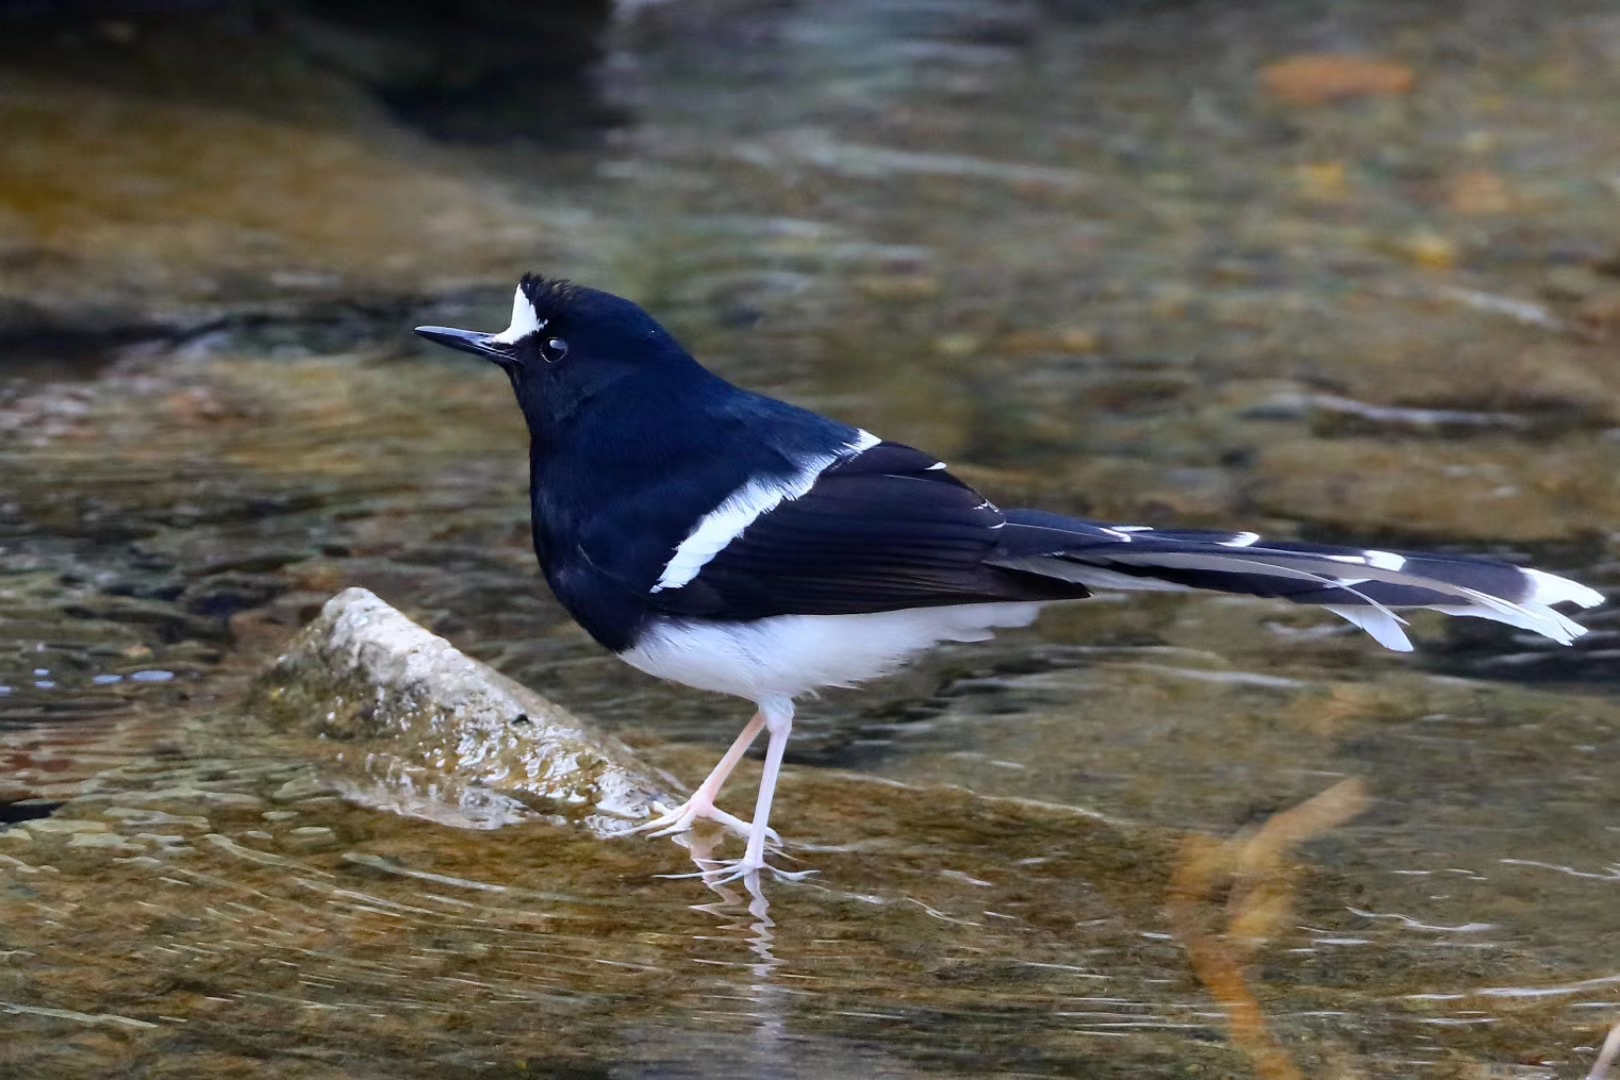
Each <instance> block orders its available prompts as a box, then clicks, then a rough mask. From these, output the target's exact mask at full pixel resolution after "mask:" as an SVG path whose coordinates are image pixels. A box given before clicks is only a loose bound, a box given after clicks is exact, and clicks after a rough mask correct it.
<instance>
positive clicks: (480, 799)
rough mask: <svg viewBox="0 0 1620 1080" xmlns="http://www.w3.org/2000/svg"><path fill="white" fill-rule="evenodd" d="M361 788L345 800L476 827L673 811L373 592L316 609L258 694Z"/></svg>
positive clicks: (590, 734)
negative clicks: (659, 807)
mask: <svg viewBox="0 0 1620 1080" xmlns="http://www.w3.org/2000/svg"><path fill="white" fill-rule="evenodd" d="M253 696H254V703H255V706H256V707H258V708H260V709H262V711H263V712H264V713H265V715H266V716H268V717H270V718H271V720H272V721H273V722H274V723H276V724H277V725H278V726H279V727H281V728H282V729H283V730H284V731H288V732H290V733H293V734H303V735H307V736H313V737H315V738H318V739H320V740H321V744H320V745H323V746H325V747H328V748H330V749H331V750H332V751H333V757H334V758H335V759H336V760H337V761H338V762H340V763H342V764H343V765H345V766H348V767H350V768H351V769H352V770H353V772H354V773H358V774H359V776H360V777H361V778H362V782H360V783H355V782H344V781H339V782H338V786H339V787H340V788H341V789H342V790H343V791H344V793H345V794H347V795H348V796H349V797H350V798H351V799H355V800H357V801H360V802H365V803H367V804H369V805H372V806H377V807H383V808H387V809H391V810H394V811H396V812H400V813H405V814H409V815H411V816H416V817H425V818H429V819H431V820H436V821H440V822H442V823H446V824H455V825H461V826H463V827H469V828H497V827H499V826H501V825H505V824H509V823H511V822H514V821H518V820H523V819H526V818H530V817H533V816H534V814H535V813H536V812H540V813H545V814H553V815H560V816H562V817H565V818H568V819H570V820H579V821H582V822H583V823H584V824H585V825H586V826H587V827H589V828H590V829H592V830H593V831H595V832H597V833H599V834H602V835H611V834H615V833H620V832H623V831H625V830H626V829H627V828H629V827H630V826H631V825H632V824H633V823H634V822H635V821H637V820H640V819H642V818H644V817H647V816H648V815H649V813H650V812H651V809H652V805H653V803H654V802H655V801H663V802H668V801H670V800H669V796H668V795H667V794H666V791H665V785H664V784H663V783H662V782H660V781H659V780H658V779H656V778H655V777H654V775H653V773H652V772H651V770H649V769H647V768H645V767H644V766H642V765H641V764H639V763H638V762H637V761H636V760H635V759H634V757H633V756H632V755H631V753H630V751H629V750H628V749H626V748H625V747H624V746H623V745H622V744H620V743H619V742H618V740H616V739H613V738H611V737H610V736H607V735H603V734H601V733H598V732H594V731H592V730H590V729H589V728H588V727H587V726H586V725H585V724H584V723H582V722H581V721H580V720H579V719H578V718H577V717H575V716H573V715H572V714H571V713H569V712H568V711H566V710H565V709H563V708H561V707H560V706H558V705H556V704H554V703H553V702H551V701H549V700H547V699H546V698H544V697H542V696H541V695H539V694H537V693H535V692H534V691H532V690H530V689H528V688H527V687H524V686H522V685H520V684H518V683H516V682H514V681H512V680H511V679H508V678H506V677H505V676H504V675H501V674H500V673H499V672H497V671H495V670H494V669H493V668H491V667H489V666H488V665H486V664H482V663H479V662H478V661H476V660H473V659H472V658H470V657H468V656H465V655H464V654H462V653H461V652H459V651H458V650H457V649H456V648H455V646H453V645H451V644H450V643H449V642H448V641H445V640H444V639H443V638H440V637H437V636H435V635H433V634H431V633H429V632H428V631H427V630H424V629H423V628H422V627H420V626H418V625H417V624H416V623H414V622H412V621H411V620H409V619H407V618H406V617H405V616H404V615H402V614H400V613H399V612H398V611H396V610H394V609H393V608H392V607H390V606H389V605H388V604H387V603H385V602H384V601H382V600H381V599H379V598H378V597H377V596H376V595H374V594H373V593H371V592H368V591H367V590H365V589H347V590H345V591H343V592H341V593H339V594H338V595H337V596H335V597H333V598H332V599H331V600H329V601H327V603H326V606H325V607H324V608H323V609H322V610H321V613H320V615H319V616H318V617H317V618H316V619H315V621H314V622H312V623H311V624H310V625H309V626H308V627H307V628H305V630H304V631H303V633H302V634H301V635H300V636H299V637H298V639H297V640H296V641H295V642H294V643H293V645H292V647H291V648H289V649H288V650H287V652H286V653H285V654H283V655H282V656H281V657H279V658H278V659H277V660H276V662H275V663H274V664H273V665H272V666H271V668H270V669H269V671H267V672H266V673H265V674H264V676H262V677H261V679H260V680H259V682H258V683H257V684H256V686H255V689H254V695H253Z"/></svg>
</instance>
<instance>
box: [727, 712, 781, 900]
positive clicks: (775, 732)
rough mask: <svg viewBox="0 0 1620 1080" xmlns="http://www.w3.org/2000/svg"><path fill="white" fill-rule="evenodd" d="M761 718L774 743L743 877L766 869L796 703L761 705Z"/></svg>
mask: <svg viewBox="0 0 1620 1080" xmlns="http://www.w3.org/2000/svg"><path fill="white" fill-rule="evenodd" d="M759 711H760V715H761V716H763V717H765V725H766V726H767V727H768V728H770V731H771V741H770V743H769V744H768V745H767V746H766V748H765V772H764V773H763V774H762V775H761V776H760V778H759V799H758V801H757V802H755V803H754V826H753V828H752V829H750V830H749V833H748V850H747V851H745V852H744V853H743V857H742V862H740V863H738V864H737V867H736V870H737V872H738V874H739V876H740V875H742V874H750V873H755V872H757V871H760V870H763V869H765V833H766V832H767V831H768V828H769V826H770V821H771V800H772V799H774V798H775V797H776V779H777V777H778V776H779V775H781V772H782V754H783V752H784V751H786V750H787V744H788V736H789V735H791V734H792V733H793V702H792V701H788V700H785V699H784V700H780V701H774V702H770V703H767V704H762V705H761V706H760V710H759Z"/></svg>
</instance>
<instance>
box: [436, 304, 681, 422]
mask: <svg viewBox="0 0 1620 1080" xmlns="http://www.w3.org/2000/svg"><path fill="white" fill-rule="evenodd" d="M416 332H417V333H418V334H420V335H422V336H423V337H425V338H427V339H428V340H429V341H433V342H437V343H438V344H440V345H447V346H449V347H450V348H452V349H459V350H461V351H462V352H468V353H472V354H473V355H474V356H481V357H483V358H484V359H486V360H489V361H492V362H493V363H495V364H497V365H498V366H499V367H500V368H501V370H503V371H505V372H506V374H507V377H508V378H509V379H511V380H512V387H513V389H514V390H516V391H517V397H518V404H519V405H521V406H522V408H523V414H524V416H525V417H526V418H527V419H528V421H529V427H530V429H531V430H535V431H542V430H544V429H546V428H549V427H551V426H553V425H555V424H557V423H559V422H562V421H565V420H566V419H567V418H568V417H570V416H572V415H573V414H574V413H576V412H577V411H578V410H579V409H580V408H581V407H582V406H583V405H585V404H586V403H587V402H589V401H591V400H592V399H593V398H595V397H597V396H598V395H599V394H601V393H602V391H604V390H605V389H607V388H608V387H610V386H612V385H614V384H615V383H618V382H619V381H621V380H622V379H624V378H626V377H628V376H631V375H638V374H639V375H648V374H651V375H653V376H655V377H656V376H660V375H662V376H667V377H668V378H670V379H672V380H676V381H678V380H680V379H682V378H683V377H685V378H689V377H690V376H691V375H692V373H693V372H702V369H701V368H699V367H698V366H697V363H696V361H694V360H693V359H692V358H691V357H690V356H688V355H687V353H686V350H684V349H683V348H681V346H680V343H679V342H677V341H676V340H675V339H674V338H673V337H671V336H670V334H669V332H668V331H666V330H665V329H664V328H663V327H661V326H659V325H658V323H656V322H655V321H653V318H652V316H650V315H648V314H647V313H646V312H645V311H643V310H641V308H639V307H637V306H636V305H635V304H633V303H631V302H630V301H629V300H625V299H623V298H622V297H618V296H614V295H613V294H611V293H605V292H601V291H599V290H597V289H587V288H585V287H584V286H581V285H575V284H573V283H572V282H568V281H563V280H547V279H545V278H542V277H540V276H539V275H537V274H525V275H524V276H523V280H522V281H520V282H519V283H518V287H517V291H516V292H515V293H514V294H513V297H512V322H511V325H510V326H508V327H507V328H506V329H505V330H502V331H500V332H499V333H495V334H485V333H480V332H478V331H475V330H455V329H451V328H450V327H447V326H418V327H417V328H416Z"/></svg>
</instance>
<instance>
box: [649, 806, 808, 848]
mask: <svg viewBox="0 0 1620 1080" xmlns="http://www.w3.org/2000/svg"><path fill="white" fill-rule="evenodd" d="M699 821H712V822H714V823H715V824H717V825H719V826H720V827H721V828H723V829H725V830H726V831H727V832H730V833H734V834H736V835H737V836H740V837H742V838H743V839H744V840H747V839H748V838H749V837H750V836H752V835H753V832H754V827H753V826H752V825H750V824H749V823H748V822H746V821H744V820H743V819H742V818H740V817H737V816H736V815H735V814H728V813H726V812H725V811H724V810H722V809H720V808H719V807H718V806H716V805H714V800H712V799H704V798H700V797H699V796H697V795H694V796H692V797H691V798H690V799H687V800H686V801H685V802H683V803H681V805H679V806H677V807H675V808H674V809H672V810H666V811H664V812H663V813H662V814H659V815H658V816H657V817H655V818H653V819H652V820H650V821H643V822H642V823H641V824H640V825H637V826H636V827H635V828H633V829H630V830H628V832H630V833H646V834H647V835H648V836H674V835H676V834H677V833H683V832H688V831H690V830H691V828H692V826H693V825H695V824H697V823H698V822H699ZM765 839H766V840H767V841H768V842H769V843H771V844H773V845H776V846H778V847H780V846H781V843H782V838H781V837H780V836H779V835H777V832H776V830H775V829H772V828H766V830H765Z"/></svg>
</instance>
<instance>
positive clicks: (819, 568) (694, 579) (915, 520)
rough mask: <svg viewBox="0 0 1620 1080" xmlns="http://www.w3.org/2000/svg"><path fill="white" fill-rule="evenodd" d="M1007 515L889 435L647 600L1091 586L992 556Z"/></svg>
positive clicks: (745, 600) (783, 610)
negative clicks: (1049, 577) (1001, 563)
mask: <svg viewBox="0 0 1620 1080" xmlns="http://www.w3.org/2000/svg"><path fill="white" fill-rule="evenodd" d="M716 513H717V514H718V513H720V511H716ZM1005 524H1006V519H1005V518H1004V517H1003V515H1002V513H1001V511H1000V510H999V509H997V508H996V507H995V506H994V505H993V504H992V503H991V502H990V501H989V500H988V499H986V498H985V497H984V496H982V495H980V494H979V493H978V492H977V491H975V490H973V489H972V488H971V487H969V486H968V485H966V484H964V483H962V481H960V480H958V479H957V478H956V477H954V476H952V475H951V474H950V473H948V472H946V471H945V466H944V465H943V464H942V463H941V462H939V461H938V460H936V459H935V458H933V457H932V456H930V455H928V454H924V453H922V452H921V451H918V450H914V449H912V448H911V447H908V446H902V445H900V444H898V443H888V442H881V443H877V444H876V445H874V446H870V447H868V448H866V449H863V450H860V451H859V452H857V453H854V454H851V455H849V456H846V457H842V458H840V459H838V460H837V461H834V462H833V463H832V464H829V465H828V466H827V467H826V468H824V469H822V471H821V472H820V474H819V475H817V476H816V478H815V481H814V483H812V484H811V485H810V486H809V488H808V489H807V490H805V491H804V492H802V493H801V494H797V495H795V496H794V497H791V498H785V499H783V500H782V501H780V502H778V503H776V504H775V505H774V506H771V507H770V508H769V509H766V510H764V511H763V512H761V513H759V514H758V515H757V516H756V517H753V518H752V519H751V520H748V521H747V522H746V524H744V525H743V527H742V528H741V529H740V531H737V532H735V535H731V536H729V537H726V538H724V539H725V542H724V544H723V546H720V547H719V549H718V550H717V551H714V552H713V554H712V556H711V555H709V554H708V551H707V549H706V548H704V549H702V550H700V551H699V553H698V560H688V562H687V563H686V565H685V569H684V572H683V573H681V574H678V575H675V576H674V579H673V580H671V575H670V574H669V573H667V572H666V574H665V576H664V578H663V579H662V580H661V584H660V585H657V586H655V587H654V588H653V590H652V592H651V593H650V594H649V596H648V600H649V601H650V602H651V604H652V606H653V607H654V609H655V610H658V611H661V612H663V613H665V614H670V615H686V616H692V617H699V618H712V619H728V620H729V619H758V618H764V617H766V616H770V615H789V614H797V615H848V614H858V613H864V612H875V611H892V610H896V609H899V608H909V607H930V606H936V605H942V604H961V603H975V602H989V601H1001V600H1032V599H1053V598H1055V597H1056V596H1058V595H1061V596H1065V597H1079V596H1086V595H1089V594H1088V592H1087V591H1086V589H1085V588H1084V587H1083V586H1080V585H1077V584H1074V583H1062V584H1059V583H1050V582H1042V581H1038V580H1036V579H1034V578H1026V577H1025V576H1024V575H1019V574H1009V573H1007V572H1006V571H1003V570H999V569H996V568H993V567H988V566H986V565H985V564H984V558H985V556H986V555H987V554H988V553H989V552H991V551H992V550H993V549H994V548H995V547H996V543H997V540H998V538H999V533H1000V531H1001V530H1002V528H1004V527H1005ZM700 528H701V526H700ZM698 535H699V530H698V529H694V530H693V536H692V538H696V537H697V536H698ZM681 557H682V556H681V553H680V552H679V551H678V552H677V553H676V555H675V556H674V557H673V558H672V560H671V566H672V567H673V566H677V565H681V563H680V560H681ZM700 560H702V561H701V565H699V566H697V567H696V568H695V572H694V571H693V567H692V566H691V562H693V561H700ZM681 578H686V580H680V579H681Z"/></svg>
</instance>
